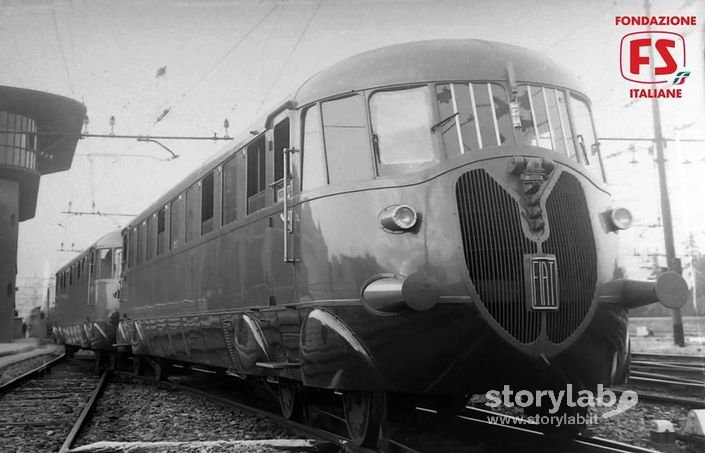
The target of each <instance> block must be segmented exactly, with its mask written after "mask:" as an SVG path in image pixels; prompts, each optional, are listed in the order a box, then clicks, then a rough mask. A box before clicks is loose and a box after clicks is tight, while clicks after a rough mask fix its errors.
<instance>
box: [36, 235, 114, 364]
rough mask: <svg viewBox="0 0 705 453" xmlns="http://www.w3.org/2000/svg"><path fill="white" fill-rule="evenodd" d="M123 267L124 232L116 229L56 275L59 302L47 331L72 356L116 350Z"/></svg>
mask: <svg viewBox="0 0 705 453" xmlns="http://www.w3.org/2000/svg"><path fill="white" fill-rule="evenodd" d="M121 267H122V232H121V231H120V230H115V231H112V232H110V233H108V234H106V235H104V236H103V237H101V238H100V239H98V240H97V241H96V242H94V243H93V244H91V245H90V246H89V247H87V248H86V249H85V250H84V251H83V252H81V253H79V254H78V255H77V256H76V257H75V258H73V259H72V260H70V261H69V262H68V263H66V264H65V265H63V266H62V267H61V268H60V269H59V270H58V271H57V272H56V274H55V285H56V286H55V291H54V293H55V300H54V306H53V307H52V310H51V312H50V316H49V319H50V325H49V326H47V328H50V329H51V331H52V333H53V336H54V338H55V339H56V341H57V342H58V343H60V344H64V345H65V348H66V352H67V353H68V354H72V353H73V352H75V351H76V350H78V349H79V348H82V349H90V350H93V351H96V352H98V353H99V354H100V355H106V354H109V353H110V352H113V351H114V350H115V346H114V345H115V335H116V332H117V327H118V322H119V321H120V300H119V294H118V290H119V279H120V275H121V273H122V271H121Z"/></svg>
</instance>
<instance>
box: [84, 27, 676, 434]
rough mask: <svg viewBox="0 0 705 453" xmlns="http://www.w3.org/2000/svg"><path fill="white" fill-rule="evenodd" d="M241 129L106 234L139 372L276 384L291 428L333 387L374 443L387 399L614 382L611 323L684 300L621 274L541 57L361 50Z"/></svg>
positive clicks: (609, 226)
mask: <svg viewBox="0 0 705 453" xmlns="http://www.w3.org/2000/svg"><path fill="white" fill-rule="evenodd" d="M248 131H249V132H246V133H244V134H243V135H241V136H240V137H239V140H237V141H236V145H235V146H233V147H231V148H230V149H228V150H227V151H226V152H224V153H223V154H222V155H220V156H218V157H216V158H214V159H212V160H211V161H210V162H208V163H206V164H204V165H203V166H202V167H201V168H199V169H198V170H197V171H195V172H194V173H193V174H192V175H190V176H189V177H188V178H186V179H185V180H184V181H183V182H182V183H180V184H178V185H177V186H176V187H174V188H173V189H172V190H170V191H169V192H168V193H166V194H165V195H164V196H163V197H161V198H160V199H159V200H157V201H156V202H155V203H154V204H153V205H151V206H150V207H149V208H148V209H147V210H146V211H144V212H143V213H142V214H140V215H139V216H137V217H136V218H135V220H134V221H133V222H131V223H130V224H129V226H127V227H126V228H125V229H124V231H123V241H124V249H125V250H126V253H125V254H124V258H125V263H124V264H125V271H124V273H123V280H122V301H121V304H122V305H121V311H122V314H124V315H125V316H126V318H125V319H122V320H121V322H120V327H119V332H118V343H120V344H126V345H127V344H129V345H130V346H131V348H132V352H133V353H134V354H136V355H137V356H138V357H139V356H149V357H151V358H152V359H153V360H158V361H162V362H163V361H169V360H173V361H179V362H189V363H195V364H201V365H206V366H211V367H215V368H223V369H229V370H232V371H234V372H237V373H238V374H240V375H248V376H261V377H267V378H268V380H269V381H273V380H274V381H278V382H279V391H280V395H281V402H282V409H283V410H284V412H285V413H286V414H287V415H291V414H292V413H293V412H294V411H295V408H296V406H297V404H299V403H301V402H305V401H306V395H307V393H309V392H310V391H311V390H312V389H330V390H336V391H339V392H341V393H342V395H343V398H342V400H343V410H344V413H345V416H346V419H347V420H348V427H349V430H350V434H351V437H352V438H353V439H354V440H355V441H356V442H358V443H370V442H374V440H375V439H376V436H377V432H378V424H379V421H380V417H379V414H382V413H384V410H383V406H384V405H385V404H387V403H388V402H389V401H393V400H394V398H395V395H399V394H403V395H406V397H405V398H408V399H413V397H415V396H424V397H427V398H429V397H430V398H433V399H436V400H438V401H441V402H442V401H448V400H451V401H452V400H456V401H458V402H460V403H462V402H464V401H465V398H466V396H467V395H468V394H471V393H479V392H484V391H486V390H488V389H493V388H497V387H498V386H499V387H500V388H501V386H502V385H504V384H507V385H511V386H513V388H515V389H527V390H533V389H542V390H544V389H553V388H565V384H566V383H572V384H573V385H575V386H577V387H579V388H585V389H594V388H595V387H596V386H597V385H598V384H609V385H611V384H615V383H618V382H622V381H623V380H624V378H625V375H626V374H627V372H628V352H629V348H628V337H627V321H628V315H627V310H628V309H629V308H631V307H634V306H638V305H641V304H646V303H653V302H656V301H657V300H658V299H659V298H660V299H661V301H662V302H664V303H665V304H668V305H670V306H678V305H679V304H682V303H683V302H684V300H685V299H684V297H685V296H684V294H685V290H686V289H685V286H684V282H683V280H682V279H681V278H680V277H679V276H677V275H675V274H672V273H670V274H665V275H664V276H662V277H661V278H660V279H659V280H658V282H656V283H653V282H635V281H630V280H625V279H623V278H622V275H623V274H622V272H621V267H620V264H619V259H618V256H617V246H616V242H617V236H618V234H617V233H618V231H619V230H620V229H623V228H627V227H628V226H629V222H630V214H629V213H628V211H626V210H625V209H622V208H619V207H617V206H614V205H613V202H612V200H611V198H610V192H609V190H608V188H607V186H606V183H605V174H604V170H603V167H602V161H601V157H600V150H599V146H598V143H597V140H596V136H595V131H594V128H593V121H592V115H591V110H590V102H589V100H588V98H587V97H586V96H585V95H584V94H583V92H582V90H581V88H580V84H579V83H578V80H577V79H576V78H575V77H573V76H572V75H571V74H569V73H568V72H566V71H564V70H563V69H562V68H561V67H559V66H557V65H555V64H554V63H552V62H551V61H550V60H548V59H546V58H545V57H544V56H542V55H540V54H538V53H535V52H532V51H529V50H526V49H522V48H519V47H515V46H511V45H504V44H499V43H492V42H486V41H479V40H438V41H427V42H415V43H408V44H401V45H395V46H391V47H386V48H382V49H377V50H373V51H369V52H366V53H363V54H360V55H357V56H353V57H351V58H349V59H347V60H344V61H342V62H340V63H337V64H335V65H333V66H331V67H329V68H328V69H325V70H323V71H321V72H319V73H318V74H316V75H314V76H313V77H311V78H310V79H308V80H307V81H306V82H305V83H303V85H301V87H300V88H299V89H298V90H297V91H296V92H295V93H294V94H293V95H292V96H291V97H290V98H289V99H287V100H286V102H285V103H283V104H282V105H281V106H280V107H279V108H277V109H275V110H274V111H272V112H270V113H269V114H268V115H267V116H266V118H263V119H262V120H261V121H260V122H257V123H255V125H254V126H253V127H251V128H250V129H248ZM74 338H75V339H74ZM77 339H78V337H72V341H76V340H77Z"/></svg>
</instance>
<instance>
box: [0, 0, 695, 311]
mask: <svg viewBox="0 0 705 453" xmlns="http://www.w3.org/2000/svg"><path fill="white" fill-rule="evenodd" d="M652 3H653V5H652V14H653V15H659V14H666V15H686V16H690V15H695V16H697V21H698V24H697V26H695V27H668V28H664V30H669V31H675V32H679V33H682V34H684V35H685V40H686V52H687V58H688V61H687V67H688V69H689V70H690V71H691V76H690V77H689V78H688V79H687V81H686V83H685V84H684V85H682V89H683V98H682V99H677V100H664V101H661V103H660V104H661V110H662V127H663V133H664V135H665V136H666V137H669V138H678V137H680V138H697V139H703V138H705V89H704V88H705V64H704V63H703V55H704V52H703V49H704V48H705V46H704V44H703V42H704V39H703V38H704V36H705V32H704V31H703V30H704V29H703V24H704V23H705V0H652ZM643 10H644V2H643V0H615V1H612V0H606V1H576V0H561V1H558V0H556V1H553V0H551V1H535V2H528V1H518V0H517V1H511V0H492V1H482V0H480V1H443V0H437V1H426V0H418V1H414V0H391V1H385V0H287V1H285V0H259V1H255V0H232V1H225V0H203V1H195V0H181V1H164V0H149V1H144V0H125V1H120V2H117V1H108V0H82V1H81V0H24V1H20V0H0V54H1V55H2V64H0V84H2V85H9V86H18V87H23V88H30V89H35V90H43V91H49V92H52V93H56V94H61V95H64V96H68V97H71V98H74V99H76V100H79V101H81V102H83V103H84V104H85V105H86V106H87V109H88V116H89V123H88V125H87V130H88V132H90V133H94V134H106V133H110V132H111V131H113V132H114V133H115V134H126V135H137V134H141V135H148V134H149V135H187V136H212V135H213V134H214V133H217V134H219V135H222V134H223V133H224V132H225V131H224V129H223V121H224V119H226V118H227V119H228V121H229V123H230V129H229V133H230V135H236V134H237V133H238V132H239V131H241V130H247V128H248V126H249V124H250V122H251V121H253V120H254V119H256V118H257V117H258V116H260V115H262V114H263V113H265V112H266V111H267V110H268V109H269V108H272V107H273V106H275V105H278V104H279V103H280V102H281V101H283V100H284V99H285V97H286V95H287V94H288V93H290V92H292V91H293V90H295V89H296V87H297V86H298V85H300V84H301V83H302V82H303V81H304V80H306V79H307V78H308V77H309V76H311V75H312V74H314V73H315V72H317V71H318V70H321V69H323V68H325V67H326V66H329V65H331V64H333V63H335V62H337V61H339V60H341V59H344V58H346V57H348V56H351V55H354V54H356V53H359V52H362V51H365V50H369V49H373V48H377V47H382V46H386V45H391V44H396V43H401V42H407V41H415V40H423V39H437V38H478V39H485V40H493V41H501V42H506V43H510V44H515V45H520V46H523V47H527V48H530V49H533V50H537V51H539V52H542V53H543V54H545V55H546V56H547V57H549V58H551V59H553V60H554V61H556V62H557V63H559V64H561V65H563V66H565V67H566V68H567V69H569V70H570V71H571V72H573V73H574V74H576V75H577V76H578V77H579V78H580V80H581V82H582V83H583V85H584V90H585V93H586V94H587V95H588V96H589V97H590V98H591V99H592V103H593V114H594V117H595V123H596V129H597V133H598V136H599V137H603V138H610V137H612V138H613V137H627V138H629V137H653V122H652V116H651V102H650V101H649V100H638V101H636V102H635V101H634V100H632V99H630V98H629V92H628V90H629V88H634V86H635V85H634V84H633V83H630V82H628V81H626V80H624V79H622V77H621V75H620V69H619V68H620V62H619V46H620V40H621V38H622V37H623V36H624V35H625V34H627V33H630V32H633V31H640V30H643V29H644V27H638V26H632V27H626V26H616V25H615V19H614V18H615V16H616V15H642V14H643ZM160 68H165V69H164V73H163V75H159V76H158V75H157V74H158V71H159V69H160ZM166 109H168V110H169V113H168V114H166V115H165V116H163V112H164V111H165V110H166ZM111 116H113V117H114V118H115V124H114V126H112V127H111V125H110V117H111ZM161 116H163V118H160V117H161ZM164 143H165V144H166V145H167V146H169V147H170V148H171V149H172V150H173V151H174V152H175V153H176V154H178V156H179V157H178V158H177V159H175V160H168V159H169V157H170V156H169V154H168V153H167V152H166V151H164V150H163V149H161V148H160V147H158V146H157V145H154V144H148V143H138V142H137V141H135V140H118V139H99V138H86V139H83V140H81V141H80V142H79V144H78V146H77V148H76V155H75V157H74V160H73V164H72V167H71V170H70V171H67V172H63V173H57V174H53V175H46V176H43V177H42V179H41V185H40V192H39V200H38V206H37V214H36V216H35V218H34V219H32V220H28V221H25V222H22V223H21V226H20V239H19V241H20V244H19V247H20V250H19V258H18V267H19V273H18V280H17V286H18V287H19V292H18V302H17V303H18V308H19V309H20V311H21V312H22V313H26V312H27V311H28V310H29V308H31V306H32V305H35V304H37V303H38V302H41V300H42V299H43V298H44V295H45V291H46V290H45V289H43V288H45V287H46V285H47V284H51V281H50V278H51V276H53V273H54V272H55V271H56V269H58V268H59V267H60V266H61V265H63V264H64V263H66V262H67V261H68V260H70V259H71V258H72V257H73V256H75V255H76V252H72V251H71V250H80V249H82V248H85V247H87V246H89V245H90V244H91V243H92V242H94V241H95V240H96V239H97V238H98V237H100V236H101V235H103V234H105V233H107V232H109V231H111V230H113V229H116V228H119V227H121V226H123V225H125V224H126V223H127V222H128V221H129V220H130V217H129V215H134V214H137V213H139V212H140V211H141V210H142V209H144V208H145V207H146V206H147V205H149V204H151V203H152V202H153V201H154V200H155V199H156V198H158V197H159V196H160V195H161V194H162V193H163V192H165V191H166V190H168V189H169V188H170V187H172V186H173V185H175V184H176V183H177V182H178V181H179V180H181V179H182V178H183V177H184V176H185V175H186V174H188V173H190V172H191V171H192V170H193V169H194V168H196V167H197V166H198V165H199V164H200V163H201V162H203V161H204V160H206V159H208V158H209V157H211V156H213V155H215V154H216V153H218V152H220V151H222V150H223V149H224V146H225V145H224V144H223V143H222V142H212V141H164ZM649 145H650V144H649V143H647V142H639V141H633V142H630V141H626V142H613V141H606V140H603V142H602V152H603V155H605V156H609V157H608V158H606V159H605V165H606V169H607V175H608V180H609V182H610V183H611V184H612V187H613V193H614V196H615V198H616V199H617V202H618V203H621V204H622V205H624V206H626V207H628V208H629V209H631V211H632V212H633V214H634V216H635V225H634V227H633V228H632V229H631V230H630V231H629V232H627V233H626V234H624V235H623V236H624V238H623V239H624V240H623V243H622V248H623V251H624V253H625V260H626V263H627V266H628V268H629V270H628V275H629V276H631V277H635V278H645V277H646V276H648V275H649V273H650V269H649V266H650V264H649V260H650V258H649V256H648V255H649V254H657V255H658V254H661V253H663V239H662V230H661V229H660V228H659V227H658V225H659V204H658V200H659V196H658V179H657V177H656V172H655V166H654V162H653V156H651V155H650V154H649V151H648V148H649ZM666 155H667V159H668V178H669V188H670V193H671V196H672V199H673V201H672V204H673V211H674V224H675V227H676V242H677V243H678V244H677V247H678V251H679V254H687V253H689V252H690V250H689V249H688V248H687V247H684V245H683V244H685V243H686V240H687V238H688V237H689V236H690V235H692V237H693V238H694V241H693V242H695V245H696V246H697V247H699V249H700V250H701V251H703V252H705V203H700V202H699V201H700V200H699V196H700V194H701V192H702V190H703V186H702V183H701V180H702V177H701V176H700V175H701V174H702V172H703V171H705V143H685V142H681V143H677V142H673V143H669V145H668V148H667V149H666ZM684 162H689V163H684ZM94 210H95V211H100V212H103V213H113V214H126V216H76V215H71V214H66V212H67V211H74V212H76V211H94Z"/></svg>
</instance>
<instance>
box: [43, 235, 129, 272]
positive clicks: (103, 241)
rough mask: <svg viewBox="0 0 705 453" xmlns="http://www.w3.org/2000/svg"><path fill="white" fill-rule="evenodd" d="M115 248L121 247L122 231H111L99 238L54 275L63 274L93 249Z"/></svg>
mask: <svg viewBox="0 0 705 453" xmlns="http://www.w3.org/2000/svg"><path fill="white" fill-rule="evenodd" d="M115 247H122V231H121V230H113V231H111V232H110V233H108V234H105V235H103V236H101V237H100V239H98V240H97V241H95V242H94V243H93V244H91V245H89V246H88V247H86V248H85V249H84V250H83V251H82V252H81V253H79V254H78V255H77V256H75V257H74V258H73V259H72V260H71V261H69V262H68V263H66V264H64V265H63V266H61V267H60V268H59V269H58V270H57V271H56V273H57V274H59V273H61V272H63V271H64V270H66V269H68V268H69V267H71V266H72V265H73V264H74V263H76V262H77V261H78V260H80V259H83V257H84V256H86V255H88V253H90V251H91V250H93V249H104V248H115Z"/></svg>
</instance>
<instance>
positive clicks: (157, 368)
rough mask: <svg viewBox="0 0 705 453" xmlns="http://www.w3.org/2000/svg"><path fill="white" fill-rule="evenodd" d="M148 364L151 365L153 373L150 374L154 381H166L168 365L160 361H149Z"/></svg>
mask: <svg viewBox="0 0 705 453" xmlns="http://www.w3.org/2000/svg"><path fill="white" fill-rule="evenodd" d="M149 362H150V365H152V371H154V373H153V374H152V376H153V377H154V380H156V381H166V380H167V378H168V377H169V364H168V363H166V362H165V361H163V360H160V359H156V360H150V361H149Z"/></svg>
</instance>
